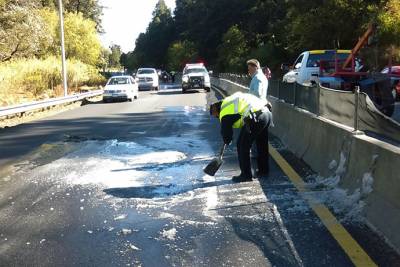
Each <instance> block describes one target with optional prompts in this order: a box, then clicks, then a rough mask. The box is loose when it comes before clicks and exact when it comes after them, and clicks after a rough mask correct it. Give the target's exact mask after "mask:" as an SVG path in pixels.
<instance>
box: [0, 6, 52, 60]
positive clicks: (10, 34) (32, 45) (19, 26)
mask: <svg viewBox="0 0 400 267" xmlns="http://www.w3.org/2000/svg"><path fill="white" fill-rule="evenodd" d="M50 42H51V39H50V38H49V32H48V31H47V29H46V24H45V21H44V20H43V19H42V18H41V17H40V16H39V14H38V12H37V10H36V9H34V6H32V5H30V4H26V5H21V6H19V5H14V4H8V5H2V6H0V61H8V60H11V59H13V58H16V57H29V56H34V55H40V54H41V53H42V51H41V49H42V47H43V46H47V45H49V44H50Z"/></svg>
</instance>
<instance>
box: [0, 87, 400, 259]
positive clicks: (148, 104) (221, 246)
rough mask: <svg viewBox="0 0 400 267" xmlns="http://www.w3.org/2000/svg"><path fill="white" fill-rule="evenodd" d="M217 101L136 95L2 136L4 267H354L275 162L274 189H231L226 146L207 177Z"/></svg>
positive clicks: (378, 254) (381, 249)
mask: <svg viewBox="0 0 400 267" xmlns="http://www.w3.org/2000/svg"><path fill="white" fill-rule="evenodd" d="M219 97H220V96H219V95H218V94H217V93H214V92H211V93H209V94H206V93H204V92H202V91H200V92H193V93H188V94H181V93H180V91H179V90H174V89H163V90H161V91H160V92H141V93H140V96H139V99H138V100H137V101H134V102H133V103H129V102H127V103H110V104H103V103H92V104H89V105H86V106H83V107H81V108H78V109H75V110H71V111H67V112H64V113H61V114H58V115H56V116H53V117H50V118H47V119H43V120H39V121H35V122H32V123H28V124H24V125H20V126H17V127H13V128H8V129H4V130H1V131H0V145H1V146H0V149H1V150H0V152H1V153H0V166H1V173H0V213H1V216H0V265H1V266H352V262H351V260H350V258H349V256H348V255H347V254H346V252H345V251H344V250H343V249H342V248H341V247H340V246H339V244H338V243H337V242H336V241H335V239H334V237H333V236H332V235H331V234H330V233H329V232H328V230H327V229H326V228H325V226H324V225H323V224H322V223H321V221H320V220H319V218H318V217H317V216H316V215H315V214H314V213H313V211H312V210H311V209H310V207H309V206H308V204H307V202H306V201H305V200H304V198H303V197H302V195H301V194H300V193H298V192H297V190H296V189H295V187H294V186H293V184H292V183H291V182H290V180H289V179H288V177H287V176H286V175H285V174H284V173H283V172H282V170H281V169H280V168H279V167H278V165H277V164H276V163H275V162H274V161H273V160H272V159H271V160H270V161H271V173H270V176H269V177H268V178H267V179H264V180H254V181H253V182H248V183H241V184H232V183H231V180H230V178H231V177H232V176H233V175H236V174H238V168H237V159H236V154H235V148H234V147H233V146H231V147H230V148H229V149H228V152H227V154H226V158H225V163H224V165H223V167H222V169H221V170H220V172H218V174H217V175H216V177H210V176H207V175H204V173H203V172H202V168H203V167H204V166H205V165H206V164H207V163H208V162H209V161H210V159H211V158H212V157H213V156H214V155H215V154H216V153H217V151H218V149H219V146H220V143H221V140H220V137H219V125H218V121H216V120H214V119H211V118H210V117H209V115H208V111H207V110H206V107H207V105H208V104H209V103H211V102H212V101H215V100H216V99H217V98H219ZM271 142H272V144H273V145H274V146H275V147H276V148H277V149H278V150H279V151H281V152H282V153H283V154H284V155H286V157H287V158H288V160H289V162H290V163H291V164H292V165H293V166H295V167H296V168H298V169H299V171H302V172H303V173H302V174H304V175H305V174H306V173H308V171H309V170H307V168H306V166H304V165H302V163H301V161H298V160H297V159H295V158H294V157H293V156H291V154H290V153H289V152H287V151H285V149H284V147H283V146H282V145H281V144H280V143H279V141H278V140H276V139H275V138H273V137H272V139H271ZM338 193H340V192H338V189H337V188H335V189H332V190H328V189H327V190H326V191H323V192H315V197H316V198H319V197H321V199H325V200H326V199H329V197H327V196H332V197H334V196H335V194H338ZM327 204H332V205H334V202H331V203H327ZM347 204H348V207H350V208H351V209H353V208H354V209H356V208H357V205H355V204H356V203H347ZM353 204H354V205H353ZM335 208H337V209H339V210H340V207H335ZM341 211H344V209H342V210H341ZM350 211H351V210H350ZM350 211H349V210H347V212H348V213H351V212H350ZM353 214H354V212H353ZM353 219H354V220H353ZM344 224H345V227H346V228H347V229H348V230H349V231H350V233H351V234H352V235H353V236H354V237H355V238H356V240H357V241H358V242H359V243H360V245H361V246H362V247H363V248H364V249H365V251H366V252H367V253H368V254H369V255H370V257H371V258H372V259H373V260H374V261H375V262H376V263H378V264H380V265H385V266H391V265H392V266H395V265H396V264H395V263H396V262H397V263H398V262H399V261H398V260H399V258H398V256H397V254H395V253H394V252H393V251H391V249H390V248H388V247H387V246H385V245H384V244H383V243H382V241H381V240H380V239H379V238H376V237H374V236H373V235H372V233H370V232H369V231H367V230H366V229H364V226H363V225H362V223H361V222H359V221H358V220H357V219H356V217H354V218H353V217H351V218H347V219H346V220H344Z"/></svg>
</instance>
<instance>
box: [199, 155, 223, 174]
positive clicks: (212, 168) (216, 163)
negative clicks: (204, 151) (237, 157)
mask: <svg viewBox="0 0 400 267" xmlns="http://www.w3.org/2000/svg"><path fill="white" fill-rule="evenodd" d="M222 163H223V161H222V160H221V159H219V158H215V159H213V160H212V161H211V162H210V163H208V165H207V166H206V167H205V168H204V170H203V171H204V172H205V173H206V174H208V175H210V176H214V175H215V173H216V172H217V171H218V170H219V167H221V165H222Z"/></svg>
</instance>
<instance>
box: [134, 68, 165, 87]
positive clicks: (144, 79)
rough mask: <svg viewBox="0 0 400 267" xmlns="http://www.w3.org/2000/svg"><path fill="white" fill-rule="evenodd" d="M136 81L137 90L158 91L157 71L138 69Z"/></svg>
mask: <svg viewBox="0 0 400 267" xmlns="http://www.w3.org/2000/svg"><path fill="white" fill-rule="evenodd" d="M136 81H137V82H138V87H139V90H142V89H147V90H158V89H159V86H160V84H159V77H158V73H157V70H156V69H153V68H140V69H138V71H137V72H136Z"/></svg>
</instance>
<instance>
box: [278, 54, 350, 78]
mask: <svg viewBox="0 0 400 267" xmlns="http://www.w3.org/2000/svg"><path fill="white" fill-rule="evenodd" d="M350 53H351V50H312V51H305V52H303V53H301V54H300V55H299V56H298V57H297V59H296V61H295V62H294V64H293V65H292V66H291V67H287V66H283V70H289V71H288V72H287V73H286V74H285V75H284V76H283V82H287V83H294V82H297V83H299V84H304V85H309V84H312V83H319V74H320V63H321V61H334V60H335V59H336V57H337V59H338V60H340V61H344V60H345V59H346V58H347V57H348V56H349V54H350Z"/></svg>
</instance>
